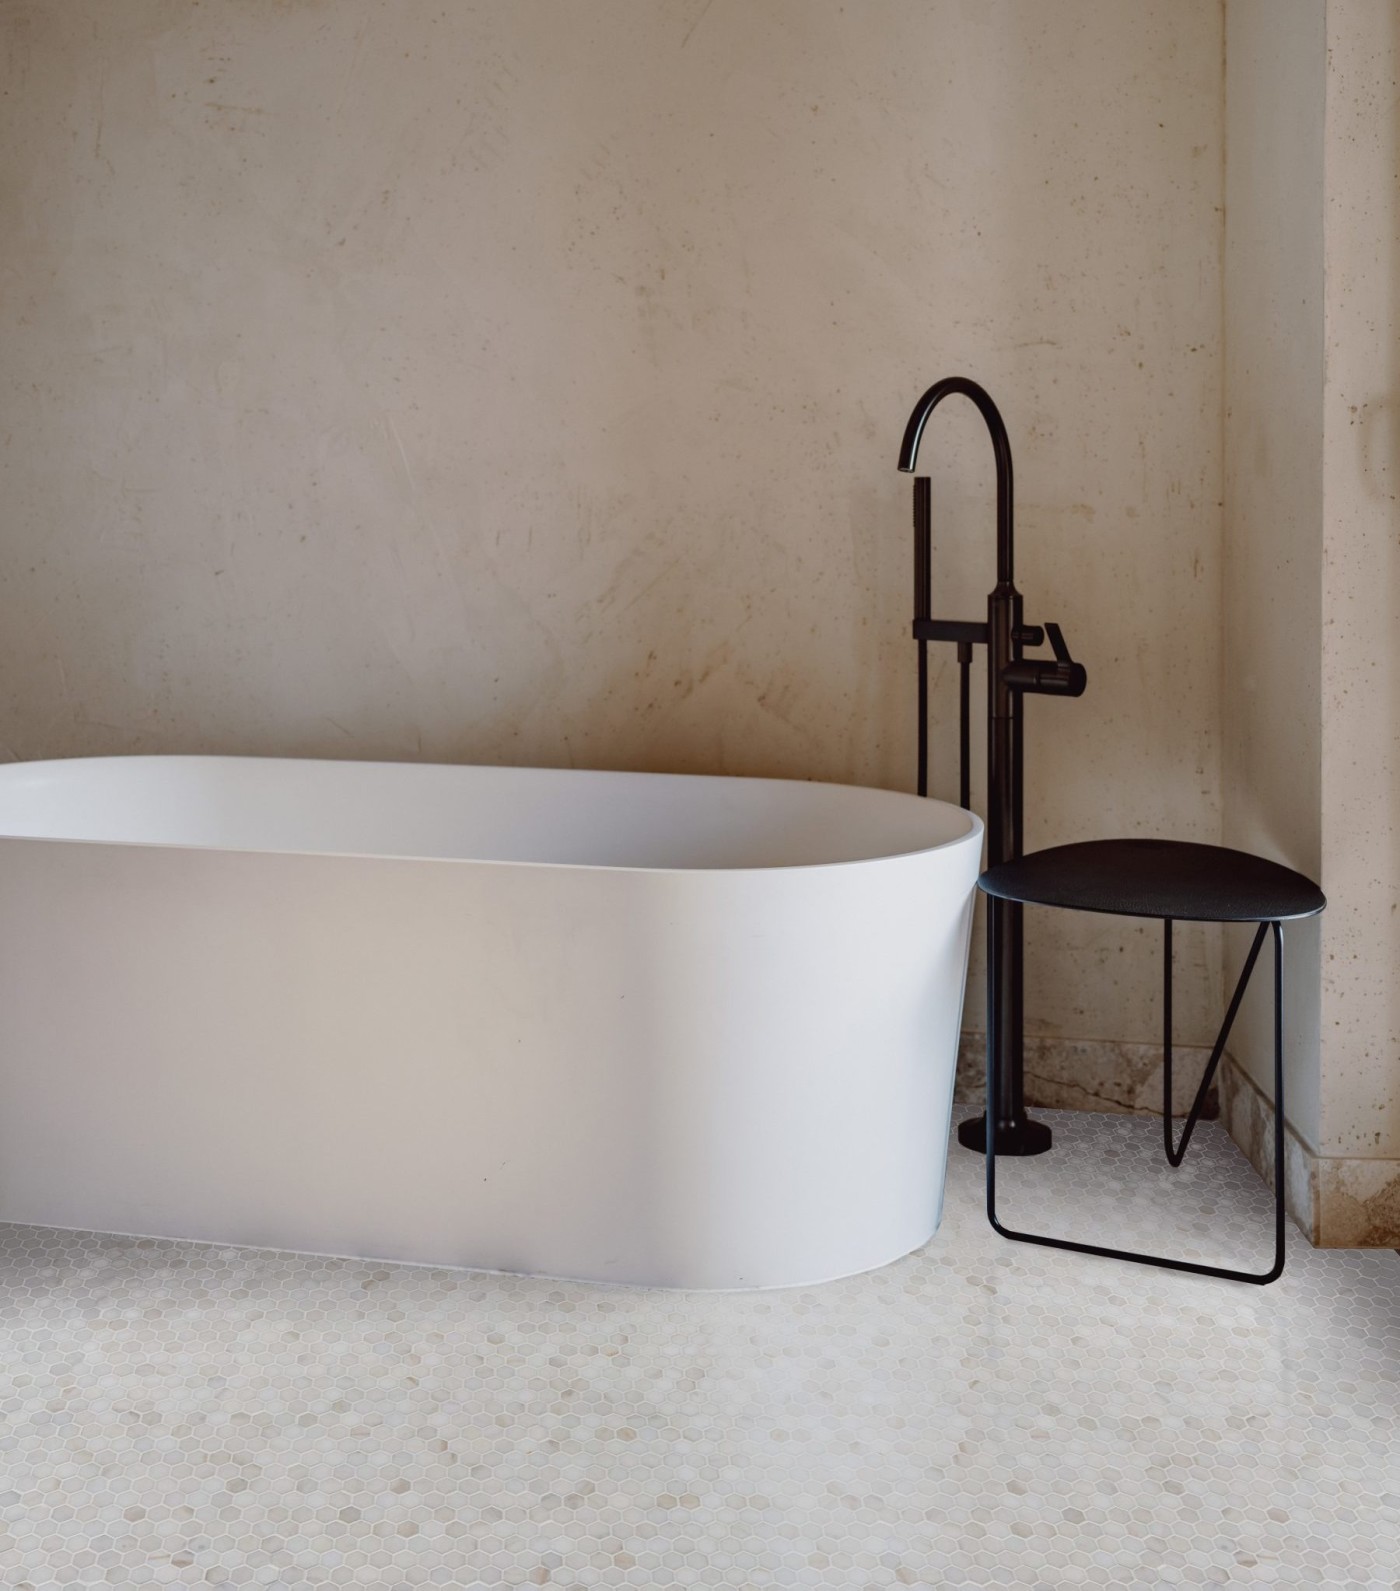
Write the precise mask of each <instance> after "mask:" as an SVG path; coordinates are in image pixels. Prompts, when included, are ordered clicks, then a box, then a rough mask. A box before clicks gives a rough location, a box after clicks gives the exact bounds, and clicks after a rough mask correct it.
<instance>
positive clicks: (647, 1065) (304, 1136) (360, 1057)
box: [0, 757, 982, 1288]
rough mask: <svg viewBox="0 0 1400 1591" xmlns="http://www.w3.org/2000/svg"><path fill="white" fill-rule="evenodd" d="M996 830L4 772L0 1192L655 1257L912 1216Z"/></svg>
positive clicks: (727, 794)
mask: <svg viewBox="0 0 1400 1591" xmlns="http://www.w3.org/2000/svg"><path fill="white" fill-rule="evenodd" d="M981 832H982V831H981V824H980V823H979V822H978V820H977V819H976V818H975V817H973V816H972V815H971V814H970V813H968V812H965V811H962V810H961V809H960V808H957V807H952V806H947V805H944V804H943V803H940V802H934V801H921V800H919V799H917V798H916V797H913V796H906V795H897V794H893V793H890V792H888V791H880V790H865V789H853V788H849V787H846V786H840V785H821V784H804V783H799V782H789V781H782V780H761V779H729V778H695V777H689V776H672V775H661V774H630V773H587V772H577V771H565V770H542V769H521V768H488V767H438V766H416V765H411V764H394V763H353V762H310V761H279V760H274V759H261V758H232V757H114V758H100V759H91V760H73V761H66V762H47V763H21V764H13V765H11V766H9V767H6V768H4V769H2V770H0V1220H4V1221H15V1222H31V1223H35V1224H38V1225H43V1226H61V1227H80V1228H88V1229H94V1230H98V1231H107V1232H124V1233H133V1234H140V1235H144V1236H162V1237H178V1238H194V1239H202V1240H208V1241H212V1242H217V1243H233V1244H252V1245H261V1246H268V1247H275V1248H286V1249H300V1250H305V1251H311V1252H318V1253H327V1254H345V1255H357V1256H362V1257H369V1258H384V1259H391V1260H409V1261H419V1262H425V1263H431V1264H435V1265H456V1266H471V1267H482V1268H487V1269H493V1270H505V1271H522V1272H530V1273H536V1274H542V1275H553V1276H564V1277H576V1278H587V1279H596V1280H600V1281H614V1282H633V1283H645V1284H652V1285H660V1286H670V1287H714V1288H741V1287H772V1286H784V1285H792V1284H797V1283H810V1282H818V1281H822V1280H825V1279H828V1278H833V1277H837V1276H842V1275H847V1274H850V1273H852V1272H855V1271H861V1270H866V1269H870V1268H871V1267H874V1266H877V1265H882V1264H884V1263H886V1262H887V1261H889V1260H893V1259H895V1258H896V1257H898V1256H899V1255H901V1254H904V1253H907V1252H908V1251H909V1250H910V1249H913V1248H916V1247H918V1246H919V1245H920V1244H922V1243H924V1242H925V1241H926V1240H927V1239H928V1238H929V1237H930V1236H931V1235H932V1233H933V1232H934V1230H935V1229H936V1227H937V1225H938V1220H939V1215H940V1209H941V1203H942V1188H943V1174H944V1157H945V1150H946V1144H947V1137H948V1126H949V1116H950V1112H951V1101H952V1089H953V1070H954V1060H955V1054H956V1049H957V1039H958V1029H959V1024H960V1015H961V1008H962V997H963V985H964V979H965V974H966V966H967V947H968V929H969V923H970V918H971V898H972V891H973V886H974V882H975V879H976V876H977V870H978V862H979V858H980V854H981Z"/></svg>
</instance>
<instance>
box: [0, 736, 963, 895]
mask: <svg viewBox="0 0 1400 1591" xmlns="http://www.w3.org/2000/svg"><path fill="white" fill-rule="evenodd" d="M201 762H203V763H208V762H216V763H217V762H243V763H247V762H261V763H284V764H296V763H317V764H325V765H331V766H343V767H351V766H363V767H373V768H407V769H411V768H424V769H449V768H451V769H462V770H464V771H465V770H469V769H474V768H487V769H497V768H499V769H504V770H510V771H516V772H522V773H524V772H538V773H547V774H549V773H558V774H566V775H567V774H594V775H601V776H604V777H606V776H609V775H614V776H616V777H619V778H645V779H655V780H671V779H676V780H687V781H713V782H715V783H717V784H721V783H722V784H749V785H769V786H772V785H781V786H796V787H799V788H805V787H811V786H816V787H818V788H820V789H830V790H841V791H860V792H864V793H870V794H874V795H877V796H888V797H894V798H897V799H899V800H901V801H919V802H926V803H929V804H931V805H933V806H937V807H939V808H941V809H943V810H944V811H946V812H949V813H958V814H960V815H961V817H962V818H963V819H964V820H965V822H966V825H967V826H966V828H965V829H964V831H963V832H962V833H961V834H956V835H953V836H952V837H951V838H949V839H946V840H940V841H939V842H938V843H937V844H934V845H925V846H919V847H916V848H914V849H908V850H897V851H890V852H886V853H884V854H881V855H878V856H857V857H843V858H840V859H837V860H832V861H821V862H792V863H768V864H765V865H762V866H747V867H644V866H638V865H630V864H626V863H616V862H560V861H530V860H527V859H524V858H513V857H473V856H440V855H424V854H421V853H418V852H412V851H407V852H400V851H389V850H383V851H354V850H333V849H325V850H314V851H313V850H306V849H304V848H300V847H297V848H293V847H290V846H281V847H272V846H255V845H227V844H224V845H210V844H201V845H195V844H191V843H188V842H186V841H175V840H168V841H163V840H149V839H137V840H132V839H110V838H91V837H86V836H75V835H61V834H11V833H8V832H6V830H5V829H4V827H3V824H0V844H4V843H6V842H24V843H32V844H37V845H81V846H99V847H100V846H114V847H120V848H121V849H123V850H150V851H190V852H195V853H197V854H213V855H226V856H296V857H324V858H327V859H334V860H339V861H357V862H417V863H427V864H431V865H438V866H452V867H491V868H498V867H500V868H517V867H518V868H530V869H532V870H549V871H554V872H560V873H608V874H619V875H624V876H639V877H654V878H714V879H739V878H759V877H769V876H773V875H785V874H807V873H818V872H825V871H828V870H830V869H833V868H840V869H845V868H851V867H862V868H870V867H886V866H890V865H894V864H898V863H908V862H912V861H914V860H915V859H917V858H923V857H931V856H935V855H938V854H939V853H941V852H944V851H950V850H954V849H956V848H958V847H961V846H966V845H972V844H974V843H975V844H976V846H977V848H978V850H979V851H980V850H981V847H982V844H983V839H984V834H985V825H984V824H983V822H982V819H981V818H980V817H978V815H977V814H976V813H975V812H973V811H972V810H971V809H970V808H968V807H960V806H958V805H957V804H956V802H952V801H942V800H939V799H938V798H936V797H928V796H918V795H915V794H913V793H912V792H910V791H907V790H889V789H886V788H885V787H884V786H882V785H854V784H843V783H841V782H839V781H837V780H832V779H789V778H780V777H776V778H775V777H770V776H765V775H750V774H711V773H672V772H653V771H650V770H643V769H631V768H574V767H563V768H560V767H546V766H544V765H541V764H537V763H478V762H461V763H458V762H406V761H400V760H393V759H385V758H379V757H283V756H273V755H261V754H257V753H252V754H247V753H241V752H230V753H223V752H120V753H116V754H113V755H111V756H101V755H99V756H81V757H44V758H34V759H32V760H26V761H14V762H9V763H4V764H0V785H3V784H4V782H5V780H6V778H7V777H8V775H9V774H10V772H11V770H14V769H21V768H22V769H44V768H53V767H60V766H61V767H64V768H69V767H74V766H78V765H84V766H96V765H103V766H105V765H110V764H112V763H124V764H133V763H141V764H146V765H150V764H155V763H164V764H172V763H186V764H189V763H201Z"/></svg>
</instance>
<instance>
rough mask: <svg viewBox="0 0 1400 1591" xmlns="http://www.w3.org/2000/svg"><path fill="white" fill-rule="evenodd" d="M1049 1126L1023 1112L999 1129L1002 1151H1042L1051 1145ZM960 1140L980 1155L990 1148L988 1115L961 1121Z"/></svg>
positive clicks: (963, 1144) (998, 1150) (999, 1143)
mask: <svg viewBox="0 0 1400 1591" xmlns="http://www.w3.org/2000/svg"><path fill="white" fill-rule="evenodd" d="M1050 1141H1051V1140H1050V1129H1049V1128H1048V1127H1047V1126H1046V1125H1045V1123H1044V1122H1043V1121H1032V1120H1031V1119H1030V1117H1029V1116H1023V1117H1022V1118H1021V1119H1020V1121H1018V1122H1014V1123H1011V1124H1010V1125H1008V1126H1004V1127H1002V1128H1001V1129H1000V1130H999V1131H998V1133H997V1145H996V1147H997V1153H998V1154H999V1155H1043V1154H1044V1153H1045V1151H1046V1150H1047V1149H1049V1147H1050ZM958 1142H959V1143H960V1144H961V1145H962V1146H963V1148H964V1149H971V1150H974V1151H975V1152H976V1153H977V1154H979V1155H985V1154H986V1152H987V1118H986V1117H985V1116H978V1117H975V1118H974V1119H973V1120H971V1121H964V1122H959V1124H958Z"/></svg>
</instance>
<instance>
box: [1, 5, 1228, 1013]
mask: <svg viewBox="0 0 1400 1591" xmlns="http://www.w3.org/2000/svg"><path fill="white" fill-rule="evenodd" d="M0 74H3V81H2V82H0V87H3V95H0V293H2V294H3V299H2V300H0V311H3V313H2V315H0V371H3V378H0V472H2V478H3V480H4V482H5V490H4V494H3V499H0V516H2V517H3V536H0V742H3V753H4V755H7V756H10V757H17V758H35V757H46V756H67V755H75V754H83V753H117V752H156V751H216V752H217V751H222V752H257V753H278V754H289V755H298V756H321V757H324V756H348V757H384V758H428V759H450V760H456V759H470V760H483V761H508V762H539V763H555V764H566V763H576V764H580V765H595V766H614V767H620V766H627V767H641V768H669V769H693V770H709V771H728V772H736V773H750V774H781V775H794V776H803V777H817V778H828V779H838V780H854V781H860V782H868V783H875V784H884V785H891V786H902V787H907V786H908V785H909V784H910V782H911V776H912V769H911V763H912V750H913V718H912V714H913V696H912V684H913V680H912V668H913V656H912V652H913V648H912V643H910V642H909V641H908V639H907V638H906V637H907V624H908V619H909V613H910V585H911V579H910V572H909V563H910V553H909V530H908V525H909V484H908V481H907V480H906V479H905V478H904V477H901V476H899V475H898V474H897V473H896V471H895V468H894V465H895V456H896V451H897V447H898V442H899V437H900V433H901V431H902V428H903V424H904V421H905V418H906V415H907V413H908V410H909V408H910V406H911V405H912V403H913V401H914V399H915V398H916V397H917V395H918V394H919V392H920V391H921V390H922V389H923V388H924V387H925V386H926V385H927V384H928V383H929V382H930V381H932V380H934V379H935V378H937V377H939V376H942V375H945V374H949V373H951V372H957V371H961V372H964V373H967V374H970V375H973V376H975V377H977V378H978V379H980V380H982V381H983V382H984V383H985V384H986V385H987V386H988V387H989V388H990V390H991V391H992V393H993V394H994V396H995V397H996V398H997V399H998V400H999V402H1000V403H1001V405H1002V407H1003V409H1004V412H1005V415H1006V418H1007V421H1008V424H1009V426H1010V430H1011V436H1012V440H1013V445H1014V447H1015V452H1016V463H1017V478H1018V502H1019V509H1020V513H1019V530H1020V538H1019V570H1018V573H1019V578H1020V584H1021V586H1022V588H1023V589H1024V590H1025V591H1026V592H1027V593H1028V594H1029V599H1030V600H1029V607H1028V617H1030V618H1032V619H1036V620H1041V619H1046V618H1051V619H1058V620H1059V621H1060V622H1061V623H1062V624H1063V626H1064V628H1065V633H1066V635H1067V637H1068V638H1069V640H1070V642H1071V644H1072V646H1073V647H1074V649H1075V651H1076V653H1077V655H1079V656H1080V657H1082V659H1083V660H1084V662H1085V663H1086V664H1087V666H1088V668H1089V671H1090V677H1091V684H1090V691H1089V694H1088V695H1087V696H1085V697H1084V698H1083V700H1082V701H1079V702H1074V703H1054V702H1032V703H1031V704H1030V715H1029V729H1028V734H1027V744H1028V752H1029V758H1030V776H1029V803H1028V805H1029V812H1028V840H1029V842H1030V843H1032V844H1042V843H1048V842H1052V841H1060V840H1069V839H1074V838H1079V837H1086V836H1090V835H1094V834H1103V833H1113V832H1128V833H1132V832H1143V833H1160V834H1168V835H1175V836H1177V837H1180V838H1198V839H1214V838H1216V837H1217V836H1218V834H1219V828H1220V801H1219V789H1220V777H1219V748H1220V733H1219V716H1220V709H1219V680H1220V672H1221V650H1220V642H1219V635H1220V619H1221V589H1222V588H1221V564H1220V517H1219V516H1220V507H1219V505H1220V498H1221V427H1220V412H1221V358H1220V327H1221V281H1220V258H1221V249H1220V227H1221V200H1222V189H1221V185H1222V174H1221V167H1222V148H1221V138H1222V104H1221V99H1222V96H1221V92H1220V90H1221V10H1220V5H1219V3H1218V0H1138V3H1134V4H1133V5H1124V4H1123V3H1122V0H1056V3H1055V4H1054V5H1044V4H1040V3H1032V0H976V3H971V0H967V3H964V0H861V3H860V4H857V5H841V4H837V3H835V0H648V3H646V4H641V3H638V0H587V3H586V4H584V3H570V0H511V3H509V4H506V3H501V0H491V3H486V0H455V3H453V4H451V5H438V4H427V3H424V0H395V3H393V4H389V3H370V0H319V3H318V0H291V3H277V0H205V3H203V4H195V3H192V0H122V3H121V4H115V5H114V4H111V3H109V0H5V3H4V4H3V5H2V6H0ZM923 461H924V467H925V468H927V469H928V470H929V471H930V472H931V473H932V475H933V477H934V489H935V494H936V539H937V553H936V556H937V565H936V568H937V581H938V603H937V605H938V609H939V611H940V612H941V613H944V614H949V615H952V616H963V615H967V616H977V615H978V614H979V613H980V611H981V607H982V603H983V600H984V597H985V593H986V591H987V589H988V587H989V586H990V584H991V581H992V561H991V534H992V519H991V467H990V463H991V461H990V452H989V449H988V447H987V444H986V439H985V435H984V434H981V433H979V431H978V427H977V423H976V420H975V416H974V415H973V414H972V412H971V411H970V410H969V409H964V410H963V411H962V412H954V409H953V407H952V406H951V405H950V406H948V407H947V408H945V410H944V411H941V412H940V414H939V416H938V419H937V422H936V425H935V428H934V430H933V431H932V432H931V433H930V435H929V437H928V439H927V441H926V444H925V449H924V460H923ZM940 663H941V665H942V667H943V669H944V672H943V673H942V674H940V676H939V691H938V699H939V706H938V711H939V716H940V723H939V729H938V734H937V736H936V740H935V749H936V752H938V753H939V755H940V756H941V758H942V760H941V762H940V764H939V769H938V772H937V775H936V781H935V782H936V788H937V789H938V791H940V792H942V793H949V792H951V791H953V790H954V789H955V782H954V770H953V767H952V764H951V760H950V753H951V747H952V742H951V728H952V716H951V715H952V710H953V705H954V698H953V694H952V686H953V668H952V659H951V657H950V656H949V657H940ZM980 689H981V687H980V682H979V687H978V690H979V695H980ZM979 746H980V737H979ZM978 784H979V786H980V779H979V781H978ZM1156 949H1157V937H1156V935H1155V934H1154V935H1151V936H1143V935H1142V934H1141V933H1140V932H1139V931H1138V930H1136V929H1133V928H1132V927H1131V926H1128V925H1123V924H1119V923H1113V922H1110V921H1108V920H1105V919H1097V920H1096V919H1084V920H1077V919H1071V918H1060V919H1058V920H1055V921H1053V922H1051V921H1049V920H1046V919H1043V918H1042V919H1039V920H1037V921H1035V922H1033V924H1032V929H1031V936H1030V943H1029V956H1030V981H1029V990H1028V993H1029V1000H1030V1006H1031V1011H1032V1027H1033V1029H1034V1030H1035V1031H1038V1032H1041V1033H1047V1034H1067V1035H1070V1036H1073V1037H1076V1038H1086V1037H1087V1038H1093V1037H1106V1038H1112V1039H1118V1040H1142V1041H1150V1040H1152V1039H1154V1038H1155V1037H1156V1032H1157V1020H1158V1018H1157V1005H1156V1002H1157V992H1158V976H1159V974H1158V968H1157V963H1156V959H1155V956H1156ZM1180 969H1181V980H1180V995H1179V1012H1178V1035H1179V1037H1180V1038H1181V1039H1182V1040H1183V1041H1188V1040H1192V1039H1194V1040H1197V1041H1199V1040H1201V1039H1204V1038H1206V1037H1208V1036H1209V1033H1210V1031H1211V1030H1212V1028H1213V1022H1214V1018H1215V1015H1216V1012H1217V1009H1218V1003H1219V997H1220V990H1219V960H1218V954H1217V951H1216V948H1215V945H1214V942H1213V941H1212V940H1210V938H1209V937H1208V936H1207V935H1204V934H1195V935H1183V936H1182V943H1181V945H1180ZM976 1004H977V1002H976V1001H975V1000H974V1001H973V1002H971V1003H970V1012H969V1015H970V1019H971V1020H972V1021H973V1022H974V1024H975V1022H976V1019H977V1016H978V1012H977V1011H976V1010H975V1009H974V1008H975V1006H976Z"/></svg>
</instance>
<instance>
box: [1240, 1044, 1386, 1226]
mask: <svg viewBox="0 0 1400 1591" xmlns="http://www.w3.org/2000/svg"><path fill="white" fill-rule="evenodd" d="M1220 1106H1221V1120H1222V1121H1223V1123H1224V1125H1225V1128H1226V1130H1227V1131H1228V1132H1229V1134H1230V1136H1231V1137H1232V1138H1233V1139H1234V1140H1235V1142H1236V1143H1237V1144H1238V1145H1239V1146H1240V1149H1241V1150H1242V1151H1243V1152H1244V1155H1245V1158H1246V1159H1247V1160H1248V1161H1249V1163H1250V1165H1252V1166H1253V1167H1254V1169H1255V1170H1256V1171H1257V1172H1258V1173H1259V1175H1260V1176H1261V1177H1263V1179H1264V1181H1265V1182H1267V1183H1268V1184H1269V1186H1270V1187H1272V1186H1273V1181H1274V1173H1273V1158H1274V1107H1273V1102H1272V1101H1271V1100H1268V1099H1266V1098H1265V1097H1264V1095H1263V1094H1261V1093H1260V1091H1259V1089H1258V1088H1257V1087H1256V1086H1255V1084H1254V1081H1253V1079H1252V1078H1251V1077H1250V1076H1249V1075H1248V1074H1247V1073H1246V1072H1245V1071H1244V1069H1243V1068H1242V1067H1240V1066H1239V1065H1237V1064H1236V1062H1235V1061H1234V1059H1233V1057H1232V1056H1230V1055H1228V1054H1227V1055H1226V1056H1225V1058H1224V1060H1223V1061H1222V1062H1221V1063H1220ZM1284 1199H1285V1203H1286V1204H1287V1207H1288V1213H1289V1214H1290V1215H1291V1216H1292V1217H1293V1219H1294V1220H1295V1221H1296V1222H1297V1223H1298V1225H1299V1226H1300V1227H1301V1228H1302V1230H1303V1232H1304V1233H1305V1234H1306V1235H1307V1238H1308V1241H1309V1242H1310V1243H1313V1244H1315V1245H1316V1246H1317V1247H1318V1248H1400V1161H1396V1160H1361V1159H1343V1158H1341V1157H1338V1156H1333V1155H1318V1154H1314V1152H1313V1151H1312V1150H1311V1149H1309V1148H1308V1146H1307V1145H1306V1144H1305V1143H1304V1142H1303V1141H1302V1140H1301V1139H1300V1138H1299V1137H1298V1136H1297V1134H1296V1133H1294V1131H1293V1129H1292V1128H1291V1127H1288V1128H1286V1131H1285V1137H1284Z"/></svg>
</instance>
